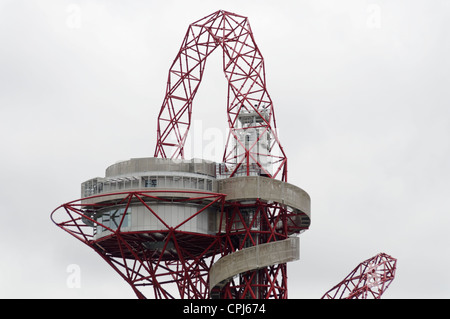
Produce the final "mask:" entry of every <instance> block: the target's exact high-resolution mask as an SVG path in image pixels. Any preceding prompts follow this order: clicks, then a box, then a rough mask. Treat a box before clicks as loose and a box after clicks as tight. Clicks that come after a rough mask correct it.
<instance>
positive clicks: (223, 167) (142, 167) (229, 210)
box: [52, 11, 310, 299]
mask: <svg viewBox="0 0 450 319" xmlns="http://www.w3.org/2000/svg"><path fill="white" fill-rule="evenodd" d="M218 47H220V48H221V50H222V52H223V71H224V74H225V77H226V79H227V81H228V98H227V114H228V125H229V136H228V139H227V142H226V145H225V150H224V155H223V162H222V163H217V166H216V163H211V162H207V161H204V160H201V161H200V162H195V161H194V160H190V161H189V160H185V159H184V144H185V141H186V137H187V134H188V131H189V128H190V125H191V115H192V105H193V100H194V97H195V94H196V92H197V90H198V87H199V85H200V82H201V80H202V77H203V71H204V68H205V63H206V59H207V58H208V56H209V55H210V54H211V53H212V52H213V51H214V50H215V49H216V48H218ZM212 171H213V172H212ZM112 172H115V173H112ZM231 177H233V178H231ZM207 183H209V184H207ZM206 185H209V186H206ZM147 187H151V188H154V190H152V191H148V190H146V189H145V188H147ZM168 187H169V188H168ZM208 187H209V188H208ZM174 189H176V190H174ZM192 189H196V191H193V190H192ZM117 190H122V191H117ZM125 190H126V191H125ZM200 190H201V191H200ZM224 190H226V192H225V191H224ZM82 196H85V197H83V198H82V199H79V200H76V201H72V202H69V203H66V204H63V205H61V206H60V207H58V208H57V209H55V210H54V211H53V213H52V220H53V221H54V223H55V224H56V225H57V226H58V227H60V228H62V229H63V230H65V231H66V232H68V233H69V234H70V235H72V236H74V237H76V238H77V239H79V240H80V241H82V242H83V243H84V244H86V245H88V246H89V247H90V248H92V249H93V250H94V251H96V252H97V253H98V254H99V255H100V256H101V257H102V258H103V259H104V260H105V261H106V262H107V263H108V264H109V265H110V266H111V267H112V268H113V269H114V270H116V271H117V272H118V273H119V274H120V275H121V277H122V278H123V279H124V280H125V281H126V282H127V283H128V284H129V285H130V286H131V287H132V289H133V291H134V292H135V294H136V296H137V297H138V298H158V299H159V298H161V299H166V298H186V299H206V298H221V299H244V298H246V299H269V298H275V299H286V298H287V297H288V289H287V264H286V263H287V262H290V261H294V260H297V259H298V252H299V246H298V245H299V244H298V238H295V239H294V238H293V237H295V235H298V234H299V233H300V232H302V231H304V230H306V229H308V228H309V225H310V198H309V195H308V194H307V193H306V192H305V191H303V190H302V189H300V188H298V187H296V186H294V185H291V184H288V183H287V158H286V155H285V153H284V151H283V148H282V147H281V144H280V142H279V140H278V135H277V130H276V123H275V115H274V109H273V103H272V100H271V98H270V96H269V94H268V92H267V88H266V81H265V69H264V60H263V57H262V55H261V53H260V51H259V49H258V47H257V45H256V43H255V40H254V38H253V33H252V31H251V28H250V24H249V21H248V19H247V18H245V17H242V16H240V15H237V14H234V13H230V12H226V11H217V12H215V13H213V14H211V15H209V16H207V17H205V18H203V19H200V20H198V21H196V22H194V23H192V24H191V25H190V26H189V28H188V31H187V33H186V36H185V38H184V40H183V43H182V45H181V48H180V51H179V52H178V54H177V55H176V58H175V60H174V62H173V64H172V66H171V67H170V71H169V77H168V82H167V89H166V94H165V97H164V100H163V104H162V107H161V111H160V113H159V116H158V122H157V141H156V149H155V153H154V157H153V158H143V159H131V160H129V161H124V162H122V163H116V164H114V165H112V166H111V167H109V168H108V169H107V174H106V176H105V178H94V179H91V180H89V181H86V182H85V183H83V184H82ZM127 216H131V217H132V218H131V221H129V218H128V217H127ZM140 220H141V221H144V222H139V221H140ZM190 223H193V224H195V225H196V226H192V227H190V226H189V227H187V225H188V224H190ZM280 247H282V248H283V247H284V248H283V249H284V250H279V248H280ZM256 248H258V249H256ZM260 248H261V249H260ZM263 249H266V250H268V251H269V252H273V254H267V255H265V256H262V254H261V256H259V255H258V256H256V257H257V258H254V259H253V260H249V262H247V261H245V262H242V263H241V264H244V265H247V266H246V267H247V268H245V267H244V268H245V269H243V270H242V271H241V272H237V273H233V269H231V271H230V272H229V273H228V275H227V276H225V277H223V278H222V277H221V274H223V272H222V273H220V272H219V273H217V272H216V273H215V275H216V277H215V278H216V279H217V278H219V279H217V281H215V282H214V283H212V282H211V278H210V277H211V271H212V268H213V266H214V265H216V266H217V264H218V261H219V259H221V260H222V264H223V262H224V260H225V261H226V260H227V259H226V258H225V257H229V256H232V257H236V256H241V258H242V256H243V254H242V253H246V252H247V253H249V254H255V253H258V254H259V251H260V250H261V251H262V250H263ZM270 249H272V250H270ZM236 258H237V257H236ZM256 260H258V261H262V262H263V263H262V264H258V263H257V262H256ZM239 261H240V262H241V261H243V260H239ZM228 268H233V267H228ZM216 269H217V267H216ZM173 286H175V287H176V291H175V292H174V290H173ZM144 290H145V291H146V292H147V293H144Z"/></svg>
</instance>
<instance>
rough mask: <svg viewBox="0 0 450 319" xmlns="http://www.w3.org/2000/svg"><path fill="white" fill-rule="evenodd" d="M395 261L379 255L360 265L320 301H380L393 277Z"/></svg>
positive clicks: (389, 257)
mask: <svg viewBox="0 0 450 319" xmlns="http://www.w3.org/2000/svg"><path fill="white" fill-rule="evenodd" d="M396 267H397V259H395V258H393V257H391V256H389V255H387V254H385V253H380V254H378V255H376V256H374V257H372V258H369V259H367V260H365V261H363V262H362V263H360V264H359V265H358V266H357V267H356V268H355V269H354V270H353V271H352V272H351V273H350V274H348V275H347V277H345V278H344V280H342V281H341V282H340V283H339V284H337V285H336V286H334V287H333V288H331V289H330V290H329V291H327V292H326V293H325V294H324V295H323V296H322V299H380V298H381V295H382V294H383V293H384V292H385V291H386V289H387V288H388V287H389V285H390V284H391V282H392V280H394V277H395V270H396Z"/></svg>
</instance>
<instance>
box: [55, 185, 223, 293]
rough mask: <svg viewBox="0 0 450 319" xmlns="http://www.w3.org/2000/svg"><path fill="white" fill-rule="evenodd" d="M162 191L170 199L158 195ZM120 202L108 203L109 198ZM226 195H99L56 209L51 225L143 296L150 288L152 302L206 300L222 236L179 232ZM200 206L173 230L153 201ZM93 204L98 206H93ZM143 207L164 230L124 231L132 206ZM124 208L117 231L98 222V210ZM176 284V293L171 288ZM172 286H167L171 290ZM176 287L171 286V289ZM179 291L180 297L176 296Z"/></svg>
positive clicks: (152, 192) (147, 193) (221, 204)
mask: <svg viewBox="0 0 450 319" xmlns="http://www.w3.org/2000/svg"><path fill="white" fill-rule="evenodd" d="M163 193H164V196H167V194H168V193H171V194H172V195H173V197H172V198H170V199H168V198H167V197H162V196H160V195H161V194H163ZM178 193H183V194H186V193H190V195H191V197H189V198H177V194H178ZM111 196H113V197H119V199H115V200H112V201H111V200H109V198H111ZM224 196H225V195H223V194H217V193H201V192H188V191H182V192H181V191H166V190H165V191H162V192H161V191H140V192H134V191H130V192H123V193H114V194H110V193H109V194H104V195H97V196H92V197H88V198H83V199H80V200H76V201H72V202H69V203H66V204H63V205H61V206H60V207H58V208H57V209H55V210H54V211H53V212H52V214H51V218H52V220H53V222H54V223H55V224H56V225H57V226H58V227H60V228H62V229H63V230H65V231H66V232H68V233H69V234H70V235H72V236H74V237H75V238H77V239H79V240H80V241H82V242H83V243H84V244H86V245H88V246H89V247H90V248H92V249H93V250H95V251H96V252H97V253H98V254H99V255H100V256H101V257H102V258H103V259H104V260H105V261H106V262H107V263H108V264H109V265H110V266H111V267H112V268H113V269H114V270H115V271H117V273H119V274H120V275H121V276H122V278H123V279H124V280H125V281H126V282H127V283H128V284H130V286H131V287H132V289H133V291H134V292H135V293H136V295H137V296H138V297H139V298H146V296H145V295H144V293H143V292H142V291H141V290H142V289H143V288H145V287H147V288H150V291H149V293H148V295H149V296H150V297H153V298H157V299H159V298H164V299H167V298H208V297H209V287H208V284H207V282H208V273H209V269H210V266H211V264H212V263H213V262H214V261H215V258H216V256H219V255H218V254H219V253H220V237H219V236H216V235H215V234H212V235H209V234H199V233H190V232H186V231H181V230H180V227H181V226H182V225H183V224H184V223H186V222H188V221H189V220H191V219H193V218H196V217H197V216H199V215H200V214H202V213H205V210H206V208H208V207H210V206H217V207H218V208H219V209H220V207H222V206H223V201H224ZM161 201H170V202H172V203H173V202H179V203H183V204H189V203H195V204H196V205H198V204H199V203H202V205H203V206H202V207H201V208H200V209H199V210H198V212H197V213H195V214H194V215H192V216H190V217H189V218H187V219H186V220H184V221H183V222H181V223H180V224H178V225H176V226H170V225H169V224H168V223H167V222H166V221H164V220H162V219H161V217H160V216H159V215H158V214H157V212H155V211H154V210H153V209H152V207H151V206H152V204H151V203H152V202H161ZM89 202H95V203H91V204H89ZM131 204H133V205H136V204H139V205H142V206H143V207H145V208H146V209H147V212H148V214H152V215H153V216H155V217H156V218H157V219H158V220H159V221H160V222H161V223H162V224H164V225H165V227H164V228H163V229H160V230H153V231H132V232H130V231H123V230H122V223H123V221H124V218H125V216H126V214H127V210H128V209H129V207H130V205H131ZM117 205H125V211H124V213H123V214H122V217H121V219H120V221H118V222H117V225H116V226H117V228H115V227H111V226H110V225H106V224H104V223H102V222H100V221H99V219H97V218H96V212H97V211H99V210H100V209H104V208H105V207H116V206H117ZM99 227H103V228H105V229H107V230H108V231H109V232H110V234H109V235H107V236H102V237H99V238H97V237H96V234H95V230H96V229H98V228H99ZM174 285H175V286H176V288H177V289H176V290H175V292H174V289H173V286H174ZM167 287H168V288H167ZM171 287H172V288H171ZM176 292H178V295H175V293H176Z"/></svg>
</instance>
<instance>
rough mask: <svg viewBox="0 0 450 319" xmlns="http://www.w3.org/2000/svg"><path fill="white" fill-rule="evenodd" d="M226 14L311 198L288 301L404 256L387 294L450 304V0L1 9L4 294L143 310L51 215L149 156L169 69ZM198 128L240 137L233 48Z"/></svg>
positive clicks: (207, 79)
mask: <svg viewBox="0 0 450 319" xmlns="http://www.w3.org/2000/svg"><path fill="white" fill-rule="evenodd" d="M220 9H223V10H227V11H231V12H235V13H237V14H240V15H244V16H246V17H248V18H249V19H250V24H251V27H252V30H253V32H254V36H255V39H256V42H257V44H258V46H259V48H260V50H261V52H262V54H263V56H264V59H265V64H266V77H267V86H268V90H269V93H270V95H271V97H272V100H273V102H274V107H275V113H276V118H277V124H278V128H279V132H280V139H281V143H282V145H283V147H284V149H285V151H286V153H287V156H288V160H289V177H288V181H289V182H290V183H292V184H295V185H297V186H299V187H301V188H303V189H304V190H306V191H307V192H308V193H309V194H310V196H311V198H312V224H311V228H310V229H309V230H308V231H306V232H305V233H303V234H302V235H301V236H300V242H301V250H300V256H301V259H300V260H299V261H297V262H295V263H292V264H289V265H288V271H289V296H290V298H312V299H316V298H320V297H321V296H322V295H323V293H325V292H326V291H327V290H328V289H330V288H331V287H332V286H334V285H335V284H337V283H338V282H339V281H340V280H342V279H343V278H344V277H345V276H346V275H347V274H348V273H349V272H350V271H351V270H352V269H353V268H354V267H355V266H356V265H357V264H358V263H359V262H361V261H363V260H365V259H367V258H369V257H372V256H373V255H375V254H377V253H379V252H385V253H387V254H390V255H392V256H393V257H395V258H397V259H398V268H397V276H396V278H395V280H394V282H393V283H392V285H391V286H390V287H389V289H388V290H387V291H386V293H385V295H384V298H449V297H450V272H449V269H450V254H449V244H450V238H449V236H450V235H449V231H448V229H449V228H450V204H449V194H450V187H449V186H450V185H449V184H450V164H449V163H450V160H449V159H450V143H449V136H450V109H449V104H450V103H449V102H450V99H449V95H450V93H449V92H450V90H449V84H450V78H449V71H450V63H449V56H450V2H449V1H445V0H441V1H439V0H434V1H426V0H390V1H388V0H363V1H361V0H343V1H333V0H328V1H327V0H309V1H306V0H301V1H298V0H296V1H284V0H279V1H234V0H229V1H198V0H197V1H179V0H172V1H171V0H167V1H138V0H131V1H117V0H116V1H111V0H109V1H106V0H95V1H94V0H90V1H81V0H79V1H77V0H72V1H66V0H60V1H53V0H41V1H38V0H35V1H33V0H0V110H1V116H0V133H1V139H0V147H1V151H2V156H1V165H0V176H1V179H2V183H1V184H0V213H1V216H2V219H1V223H0V236H1V240H0V251H1V252H2V255H1V259H0V260H1V262H0V287H2V288H1V289H0V297H2V298H96V297H98V298H135V295H134V293H133V292H132V290H131V289H130V288H129V287H128V285H127V284H126V283H125V281H123V280H122V279H121V278H120V277H119V276H118V275H117V274H116V273H115V272H114V271H113V270H112V269H110V267H109V266H107V265H106V263H104V261H103V260H101V259H100V258H99V257H98V256H97V255H96V254H95V253H94V252H92V251H90V250H89V249H88V247H86V246H84V245H83V244H81V243H80V242H78V241H77V240H75V239H74V238H72V237H70V236H69V235H67V234H66V233H64V232H63V231H61V230H60V229H58V228H57V227H56V226H55V225H53V223H52V222H51V221H50V218H49V215H50V213H51V211H52V210H53V209H54V208H56V207H57V206H59V205H60V204H62V203H65V202H68V201H70V200H74V199H77V198H79V197H80V183H81V182H83V181H85V180H87V179H90V178H92V177H96V176H104V171H105V169H106V167H107V166H109V165H111V164H113V163H115V162H116V161H118V160H123V159H129V158H132V157H147V156H153V152H154V146H155V136H156V116H157V113H158V111H159V109H160V107H161V104H162V99H163V96H164V90H165V84H166V81H167V72H168V70H169V67H170V64H171V62H172V61H173V59H174V58H175V55H176V53H177V52H178V49H179V47H180V45H181V41H182V39H183V36H184V34H185V32H186V30H187V27H188V25H189V24H190V23H191V22H194V21H196V20H198V19H200V18H203V17H204V16H206V15H208V14H210V13H212V12H215V11H217V10H220ZM193 117H194V121H195V122H194V124H195V125H196V127H197V135H198V136H200V138H201V139H203V140H206V139H207V138H208V134H207V132H215V131H214V130H217V129H223V128H224V127H225V125H226V81H225V78H224V76H223V74H222V72H221V57H220V53H219V52H215V54H214V55H213V56H211V58H210V60H209V61H208V64H207V68H206V73H205V76H204V80H203V82H202V85H201V88H200V90H199V92H198V94H197V97H196V100H195V101H194V115H193ZM203 140H202V141H203ZM203 143H205V142H204V141H203ZM197 155H198V154H197ZM209 159H214V158H209ZM71 265H75V266H71ZM71 267H78V268H77V269H78V270H79V271H80V285H79V288H73V287H71V286H70V285H68V284H67V280H68V277H69V276H70V274H71V271H72V269H73V268H71Z"/></svg>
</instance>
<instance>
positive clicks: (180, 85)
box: [154, 10, 287, 181]
mask: <svg viewBox="0 0 450 319" xmlns="http://www.w3.org/2000/svg"><path fill="white" fill-rule="evenodd" d="M218 47H220V48H221V49H222V53H223V71H224V73H225V77H226V79H227V82H228V99H227V114H228V125H229V129H230V132H229V136H228V139H227V144H226V146H225V151H224V155H223V162H224V163H225V164H228V169H230V172H229V176H230V177H232V176H234V174H235V173H236V172H237V171H238V170H240V169H241V170H242V169H243V170H245V171H246V175H249V174H250V170H251V169H252V167H256V168H258V169H260V170H262V174H264V175H267V176H269V177H271V178H276V177H281V179H282V180H284V181H285V180H286V179H287V158H286V156H285V153H284V151H283V148H282V147H281V144H280V142H279V140H278V136H277V130H276V122H275V114H274V109H273V103H272V100H271V98H270V96H269V93H268V92H267V88H266V79H265V67H264V59H263V57H262V55H261V52H260V51H259V48H258V46H257V45H256V43H255V40H254V37H253V33H252V30H251V28H250V23H249V21H248V19H247V18H246V17H243V16H240V15H237V14H234V13H230V12H226V11H222V10H221V11H217V12H215V13H213V14H210V15H209V16H207V17H205V18H203V19H200V20H198V21H196V22H194V23H192V24H191V25H190V26H189V28H188V30H187V32H186V35H185V38H184V40H183V43H182V45H181V48H180V51H179V52H178V54H177V56H176V58H175V60H174V62H173V64H172V66H171V67H170V71H169V77H168V81H167V89H166V95H165V98H164V102H163V105H162V107H161V111H160V113H159V116H158V128H157V143H156V149H155V155H154V156H155V157H163V158H184V144H185V141H186V137H187V134H188V131H189V128H190V125H191V115H192V103H193V100H194V97H195V94H196V93H197V90H198V87H199V85H200V82H201V81H202V78H203V71H204V69H205V65H206V59H207V58H208V56H209V55H210V54H211V53H212V52H213V51H214V50H215V49H217V48H218ZM244 113H254V114H256V115H257V116H258V119H259V121H258V122H257V123H254V124H252V126H251V127H250V126H249V125H247V126H245V124H242V122H241V121H239V120H238V117H239V115H241V114H244ZM243 126H245V127H243ZM249 128H252V129H257V130H258V131H259V136H258V137H257V138H256V139H254V140H253V141H251V142H250V143H245V141H243V138H242V134H245V131H247V130H248V129H249ZM267 136H268V139H269V141H268V142H267V143H268V144H269V145H268V146H267V150H265V151H261V150H258V149H257V146H258V145H259V144H260V143H261V139H262V138H267ZM266 163H271V164H273V165H274V167H273V171H269V170H268V169H267V166H266V165H265V164H266Z"/></svg>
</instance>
